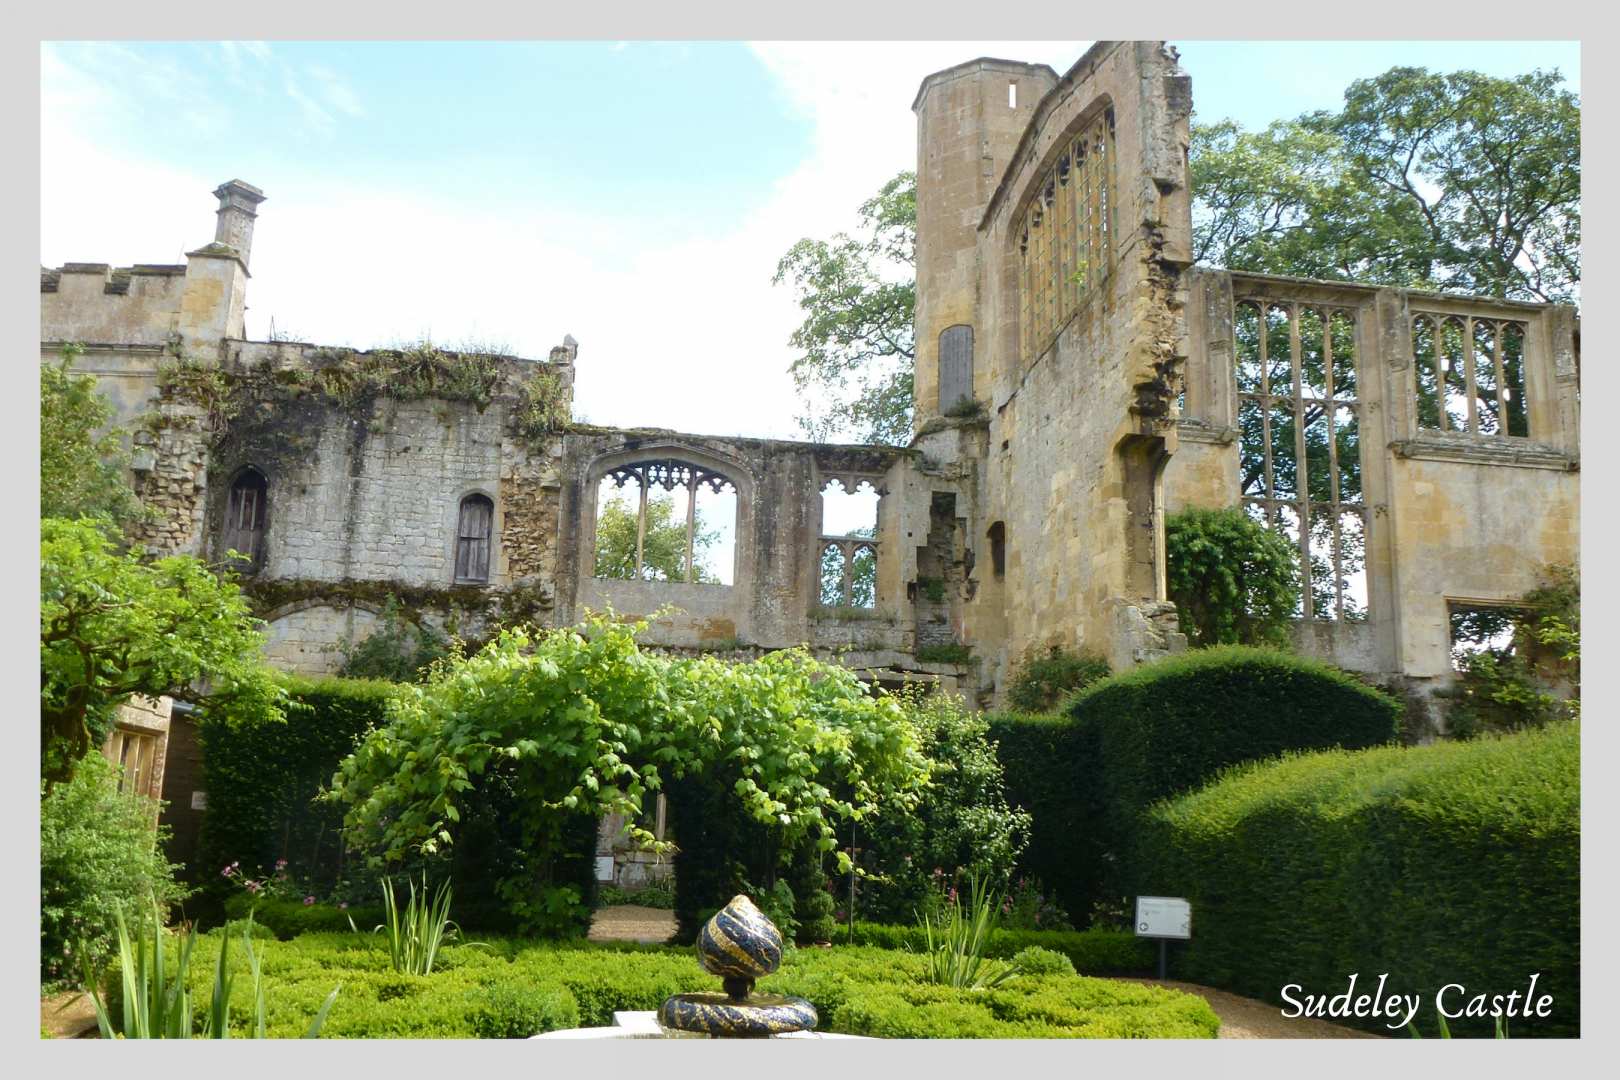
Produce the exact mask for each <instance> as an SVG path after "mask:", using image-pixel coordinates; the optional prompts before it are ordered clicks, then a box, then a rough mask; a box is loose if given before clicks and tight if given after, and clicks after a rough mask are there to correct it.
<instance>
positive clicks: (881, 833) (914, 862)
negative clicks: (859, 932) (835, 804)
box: [844, 692, 1030, 923]
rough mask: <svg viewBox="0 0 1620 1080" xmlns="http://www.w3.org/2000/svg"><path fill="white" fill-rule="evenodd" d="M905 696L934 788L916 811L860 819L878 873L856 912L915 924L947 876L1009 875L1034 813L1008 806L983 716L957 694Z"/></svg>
mask: <svg viewBox="0 0 1620 1080" xmlns="http://www.w3.org/2000/svg"><path fill="white" fill-rule="evenodd" d="M898 697H899V700H900V702H901V707H902V708H903V709H904V710H905V712H906V716H907V718H908V719H909V720H910V721H911V724H912V727H913V729H914V730H915V731H916V734H917V738H918V743H919V746H920V748H921V750H922V752H923V753H924V754H925V755H926V756H927V757H928V758H929V760H930V761H931V762H932V766H931V773H930V777H929V786H928V787H927V788H926V789H925V790H924V792H923V795H922V799H921V801H920V802H919V803H918V804H917V807H916V809H915V810H912V811H911V812H910V813H908V814H904V815H900V814H895V815H890V816H887V817H882V818H878V819H875V820H867V821H862V822H861V824H860V826H859V828H858V830H857V836H856V842H857V846H858V847H859V848H860V849H861V854H860V859H859V866H860V867H861V868H862V869H863V870H865V871H867V872H868V873H870V874H873V875H876V877H875V878H872V879H865V880H860V881H858V883H857V885H856V889H857V894H856V900H855V917H856V918H857V919H871V920H873V921H877V922H897V923H898V922H905V923H909V922H912V921H914V920H915V919H916V918H917V915H918V912H919V911H920V910H923V909H924V908H926V907H928V906H929V903H930V900H931V896H930V894H931V893H937V891H938V889H939V879H940V878H941V877H947V878H953V879H954V878H955V877H956V876H958V874H967V873H977V874H980V875H983V876H985V877H989V878H994V879H997V880H1005V879H1006V878H1007V876H1008V875H1009V874H1010V873H1011V872H1012V869H1013V865H1014V862H1015V860H1016V859H1017V858H1018V854H1019V852H1020V851H1022V850H1023V848H1024V844H1025V843H1026V837H1027V836H1028V834H1029V829H1030V818H1029V815H1028V814H1027V813H1025V812H1023V811H1022V810H1019V809H1016V808H1014V807H1011V806H1009V805H1008V800H1007V796H1006V795H1005V793H1004V792H1003V789H1002V785H1003V776H1002V765H1001V762H1000V761H999V760H998V759H997V757H996V747H995V743H994V742H993V741H992V740H991V738H990V737H989V734H988V732H989V725H988V723H987V721H986V720H985V718H984V717H983V716H982V715H980V714H978V713H975V712H972V711H970V710H968V709H967V708H966V707H965V706H964V705H963V703H962V700H961V699H960V698H958V697H957V696H955V695H953V694H941V693H934V694H920V693H915V692H913V693H907V694H902V695H898ZM846 887H847V886H846ZM844 896H845V897H847V893H846V894H844Z"/></svg>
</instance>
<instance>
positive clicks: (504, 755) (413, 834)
mask: <svg viewBox="0 0 1620 1080" xmlns="http://www.w3.org/2000/svg"><path fill="white" fill-rule="evenodd" d="M646 625H647V624H646V622H644V621H638V622H633V623H629V622H622V621H619V620H618V619H617V618H616V617H615V616H614V615H613V613H612V612H611V611H609V612H606V613H602V614H592V615H590V616H588V617H587V618H586V620H585V621H584V622H582V623H581V624H580V625H578V626H576V627H569V628H563V629H556V630H550V631H544V632H539V633H531V632H530V631H528V630H523V629H517V630H506V631H503V632H502V633H501V635H500V636H499V637H498V638H497V639H496V640H495V641H494V642H492V643H491V644H490V645H488V646H487V647H485V648H484V649H483V650H482V651H480V652H479V653H478V654H476V655H474V656H470V657H456V658H453V659H452V660H451V661H450V662H449V663H448V664H446V665H445V666H444V667H443V668H442V669H441V670H440V671H439V672H438V673H437V675H436V677H435V678H434V679H433V680H432V681H431V682H430V683H428V684H427V685H425V686H420V687H414V686H411V687H402V688H401V691H400V693H399V695H398V697H397V698H396V699H395V700H393V701H392V702H390V705H389V719H388V723H387V724H385V725H383V726H381V727H378V728H375V729H373V730H371V731H370V732H368V733H367V735H366V736H365V738H364V739H362V740H361V741H360V743H359V744H358V745H357V746H356V748H355V751H354V753H353V754H351V755H350V756H349V757H348V758H347V759H345V760H344V761H343V763H342V764H341V766H340V767H339V770H338V773H337V775H336V776H335V777H334V778H333V784H332V792H331V796H330V797H331V798H333V799H336V800H337V801H339V802H340V803H342V804H343V805H344V806H345V807H346V815H345V823H346V826H347V827H348V828H349V829H350V831H351V832H350V835H351V837H352V838H353V841H354V843H355V845H356V846H357V847H358V848H359V849H361V850H362V851H365V852H367V853H368V855H369V856H370V857H371V858H372V859H373V861H375V862H376V863H378V864H381V865H385V866H386V865H390V864H399V863H403V862H406V861H408V860H411V859H413V858H415V857H417V856H418V855H428V856H432V855H435V854H444V853H446V849H448V848H449V846H450V845H452V844H453V843H454V842H455V840H456V837H457V832H458V828H459V825H460V823H461V822H462V821H463V819H464V818H465V817H467V816H468V815H469V814H470V813H471V812H472V811H473V810H474V808H475V807H476V806H477V805H478V803H479V799H480V797H481V793H482V792H483V791H484V790H485V789H489V788H494V787H496V786H498V787H500V788H501V789H503V790H508V791H512V792H516V793H517V797H516V799H515V801H514V803H513V804H511V805H512V812H513V814H514V816H515V818H516V821H515V822H514V824H515V825H516V826H517V829H518V831H519V832H520V834H521V843H520V850H521V851H522V852H523V856H522V862H521V865H519V866H517V867H515V868H513V869H512V870H511V872H510V873H509V874H508V876H506V877H504V878H502V879H501V880H499V881H497V882H496V884H495V891H496V893H497V894H498V895H499V896H500V897H501V898H502V900H503V902H504V903H505V904H506V906H507V908H508V911H509V912H510V913H511V914H512V915H513V916H514V917H515V918H516V919H517V921H518V922H519V924H520V925H522V926H523V927H524V928H525V930H526V931H528V932H535V933H548V932H559V931H565V930H568V929H570V928H573V927H577V926H578V924H579V919H580V917H581V914H582V910H583V898H582V897H581V896H580V895H579V890H578V888H577V887H576V886H573V885H567V884H558V881H559V880H560V879H561V877H562V876H563V875H562V867H561V865H560V863H561V860H563V859H565V858H567V852H568V848H569V839H568V837H569V835H570V829H571V827H577V825H578V823H579V821H580V820H581V818H582V817H584V818H585V819H587V820H592V821H594V820H596V819H599V818H600V817H602V816H604V815H607V814H613V813H618V814H622V815H623V816H624V818H625V820H626V821H628V822H630V823H631V824H629V825H628V826H627V829H628V832H629V836H630V839H631V840H632V841H633V842H635V843H638V844H641V845H643V846H645V847H646V848H648V849H650V850H655V851H667V850H669V848H670V846H671V845H670V843H669V842H667V841H661V840H658V839H657V838H656V837H654V836H653V834H652V833H651V832H649V831H648V830H647V829H646V828H644V827H643V826H641V825H639V824H636V823H637V822H639V821H640V818H641V811H642V807H643V805H645V804H646V800H647V799H648V798H650V797H652V796H655V795H656V793H657V792H659V791H660V790H662V789H663V788H664V787H665V785H666V783H667V782H668V781H671V780H676V779H685V778H698V779H700V780H703V781H706V782H708V783H710V784H714V785H724V791H725V795H724V798H727V799H730V800H734V802H735V806H736V807H737V808H738V809H739V810H740V811H741V813H742V814H744V815H746V816H747V817H748V818H749V819H751V820H753V821H756V822H758V823H760V824H761V825H764V826H767V827H769V828H770V829H771V830H772V831H773V832H774V833H775V834H776V835H777V836H778V838H779V839H780V841H781V843H780V849H781V850H782V851H783V852H784V853H785V852H787V851H789V850H791V849H794V848H802V847H803V846H804V845H805V844H809V845H811V846H813V847H814V848H815V849H817V850H819V851H821V852H823V853H826V852H833V851H836V849H837V843H836V839H835V838H836V836H837V829H838V826H839V825H840V824H841V823H844V822H847V821H850V820H860V819H863V818H866V817H868V816H870V815H874V814H880V813H905V812H907V811H909V810H910V809H912V808H913V807H914V806H915V805H916V801H917V798H918V795H919V792H920V790H921V788H922V786H923V784H924V783H925V782H926V777H927V775H928V762H927V759H926V758H925V757H924V756H923V754H922V752H921V750H920V749H919V747H918V743H917V739H916V736H915V734H914V733H913V730H912V728H911V726H910V724H909V722H908V721H907V720H906V719H905V717H904V714H903V713H902V711H901V709H900V707H899V705H898V704H896V703H895V702H894V701H893V700H892V699H887V698H879V697H873V696H871V695H869V694H868V693H867V692H866V690H865V688H864V687H863V686H862V684H861V683H860V681H859V680H858V679H857V678H856V677H855V675H854V674H853V673H852V672H850V671H849V670H847V669H845V668H842V667H840V666H838V665H835V664H825V663H821V662H819V661H817V660H815V659H813V658H812V657H811V656H810V655H809V654H808V653H807V652H806V651H804V650H803V649H790V650H783V651H781V652H776V653H771V654H768V655H766V656H764V657H761V658H760V659H758V660H754V661H751V662H749V663H742V664H733V663H727V662H724V661H721V660H718V659H716V658H714V657H712V656H701V657H666V656H659V655H654V654H651V653H647V652H643V651H641V650H640V649H639V648H638V647H637V644H636V637H637V635H638V634H639V633H640V632H641V631H642V630H644V629H645V628H646ZM678 829H679V826H678V825H677V830H678ZM836 859H837V864H838V866H839V868H840V869H841V870H847V868H848V865H849V861H848V856H847V854H846V853H844V852H838V853H837V855H836Z"/></svg>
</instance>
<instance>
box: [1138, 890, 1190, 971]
mask: <svg viewBox="0 0 1620 1080" xmlns="http://www.w3.org/2000/svg"><path fill="white" fill-rule="evenodd" d="M1136 936H1137V937H1150V938H1158V939H1159V978H1161V979H1162V978H1164V977H1165V970H1166V963H1165V962H1166V952H1167V950H1168V947H1169V943H1170V939H1171V938H1176V939H1179V940H1181V941H1186V940H1187V939H1188V938H1190V937H1192V905H1191V904H1189V903H1188V902H1187V901H1186V900H1185V899H1184V898H1182V897H1179V896H1138V897H1137V898H1136Z"/></svg>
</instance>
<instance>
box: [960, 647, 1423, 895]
mask: <svg viewBox="0 0 1620 1080" xmlns="http://www.w3.org/2000/svg"><path fill="white" fill-rule="evenodd" d="M1399 723H1400V705H1399V703H1398V702H1396V701H1395V700H1394V699H1393V698H1391V697H1389V696H1388V695H1386V694H1384V693H1382V692H1380V691H1378V690H1375V689H1373V688H1372V687H1369V686H1366V685H1364V684H1362V683H1360V682H1357V681H1356V680H1355V679H1354V678H1352V677H1351V676H1349V675H1347V674H1345V673H1344V672H1343V671H1340V670H1339V669H1337V668H1334V667H1331V666H1329V665H1327V664H1323V663H1320V662H1318V661H1315V660H1310V659H1306V658H1304V657H1300V656H1295V655H1292V654H1289V653H1283V652H1277V651H1274V650H1270V649H1255V648H1246V647H1243V646H1237V645H1228V646H1218V647H1215V648H1210V649H1199V650H1194V651H1192V652H1188V653H1183V654H1181V655H1179V656H1173V657H1170V658H1169V659H1166V660H1161V661H1158V662H1156V663H1152V664H1144V665H1143V666H1141V667H1138V668H1133V669H1132V670H1130V671H1126V672H1122V673H1121V674H1118V675H1113V676H1110V677H1109V678H1107V679H1103V680H1102V681H1100V682H1096V683H1093V684H1091V685H1090V686H1088V687H1086V688H1084V689H1082V690H1080V691H1078V692H1076V693H1075V694H1074V695H1072V696H1071V697H1070V698H1069V699H1068V700H1067V701H1066V702H1065V703H1064V706H1063V708H1062V711H1061V713H1060V714H1059V715H1056V716H1029V715H1022V714H1016V713H1010V714H1003V715H1000V716H997V717H994V718H993V719H992V722H991V735H992V737H994V738H995V739H996V740H997V741H998V742H999V744H1000V750H999V751H998V753H999V756H1000V758H1001V760H1002V763H1003V765H1004V766H1005V767H1006V782H1007V794H1008V798H1009V799H1010V800H1011V801H1013V802H1014V803H1016V804H1017V805H1019V806H1021V807H1023V808H1024V809H1026V810H1028V811H1029V812H1030V813H1031V815H1033V817H1034V819H1035V824H1034V828H1033V830H1032V832H1031V836H1030V843H1029V847H1028V848H1027V849H1025V852H1024V855H1023V857H1022V858H1021V859H1020V861H1019V868H1020V870H1021V871H1023V872H1024V873H1028V874H1031V875H1033V876H1034V877H1036V878H1038V879H1040V880H1041V881H1042V882H1043V883H1044V884H1045V885H1046V886H1047V888H1049V889H1051V890H1052V892H1053V894H1054V895H1055V896H1056V897H1057V898H1058V900H1059V902H1060V903H1061V904H1062V905H1063V906H1064V907H1065V908H1066V909H1068V911H1069V914H1070V917H1071V918H1072V919H1074V921H1075V922H1076V923H1077V924H1083V923H1084V921H1085V920H1086V918H1087V915H1088V914H1089V912H1090V911H1091V909H1092V906H1093V905H1094V904H1095V903H1097V902H1099V901H1104V900H1110V899H1112V900H1114V901H1117V900H1118V898H1119V897H1120V896H1125V895H1128V894H1131V893H1134V892H1139V891H1141V889H1140V888H1139V887H1138V885H1137V884H1136V883H1135V882H1134V879H1133V874H1134V871H1133V869H1132V868H1133V866H1135V865H1136V864H1135V859H1134V856H1133V854H1132V850H1133V839H1134V837H1135V835H1136V833H1137V826H1136V822H1137V820H1138V818H1139V816H1140V814H1141V811H1142V809H1143V808H1145V807H1146V806H1148V805H1149V804H1150V803H1152V802H1153V801H1154V800H1156V799H1159V798H1162V797H1164V796H1166V795H1171V794H1174V793H1176V792H1180V791H1187V790H1190V789H1192V788H1194V787H1196V786H1197V785H1199V784H1201V783H1203V782H1205V781H1206V780H1208V779H1209V778H1210V777H1213V776H1214V775H1216V774H1217V773H1219V772H1220V770H1221V769H1223V768H1226V767H1227V766H1230V765H1235V764H1238V763H1239V762H1244V761H1254V760H1260V759H1265V758H1271V757H1276V756H1277V755H1279V754H1282V753H1284V752H1287V751H1292V750H1317V749H1326V748H1329V747H1345V748H1352V749H1354V748H1359V747H1366V746H1376V745H1379V744H1382V743H1387V742H1389V741H1390V740H1391V739H1393V738H1394V737H1395V736H1396V734H1397V732H1398V731H1399Z"/></svg>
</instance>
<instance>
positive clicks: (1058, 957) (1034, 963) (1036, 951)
mask: <svg viewBox="0 0 1620 1080" xmlns="http://www.w3.org/2000/svg"><path fill="white" fill-rule="evenodd" d="M1012 961H1013V966H1014V967H1016V968H1017V969H1018V970H1019V971H1020V972H1022V973H1023V974H1025V975H1073V974H1074V973H1075V971H1074V961H1073V960H1070V959H1069V958H1068V957H1067V956H1065V955H1064V954H1063V953H1060V952H1058V951H1057V950H1056V949H1047V948H1043V947H1042V946H1040V945H1030V946H1028V947H1026V948H1022V949H1019V950H1018V951H1017V952H1015V953H1013V958H1012Z"/></svg>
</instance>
